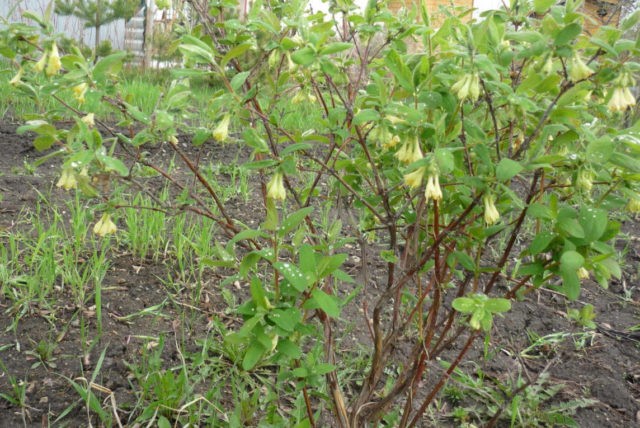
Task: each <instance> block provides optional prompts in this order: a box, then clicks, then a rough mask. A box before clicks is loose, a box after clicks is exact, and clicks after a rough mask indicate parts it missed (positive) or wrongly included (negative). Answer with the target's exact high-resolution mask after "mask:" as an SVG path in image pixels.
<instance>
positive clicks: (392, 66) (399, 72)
mask: <svg viewBox="0 0 640 428" xmlns="http://www.w3.org/2000/svg"><path fill="white" fill-rule="evenodd" d="M384 62H385V64H386V65H387V67H388V68H389V71H391V73H393V75H394V76H395V78H396V79H397V80H398V83H399V84H400V86H402V87H403V88H404V89H406V90H407V91H409V92H413V89H414V88H413V78H412V75H411V70H409V67H407V65H406V64H405V63H404V62H403V61H402V58H401V57H400V55H399V54H398V52H396V51H395V50H393V49H391V50H390V51H389V53H388V54H387V56H386V57H385V61H384Z"/></svg>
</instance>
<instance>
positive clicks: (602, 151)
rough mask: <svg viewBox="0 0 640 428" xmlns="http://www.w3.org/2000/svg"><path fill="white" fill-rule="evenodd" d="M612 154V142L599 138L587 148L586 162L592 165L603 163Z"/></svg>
mask: <svg viewBox="0 0 640 428" xmlns="http://www.w3.org/2000/svg"><path fill="white" fill-rule="evenodd" d="M612 153H613V142H612V141H611V139H610V138H599V139H597V140H594V141H592V142H591V143H589V145H588V146H587V160H588V161H589V162H593V163H600V164H602V163H604V162H606V161H608V160H609V158H610V157H611V154H612Z"/></svg>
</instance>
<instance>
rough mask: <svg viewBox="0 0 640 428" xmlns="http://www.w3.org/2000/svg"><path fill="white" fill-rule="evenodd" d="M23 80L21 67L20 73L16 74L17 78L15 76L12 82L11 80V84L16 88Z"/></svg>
mask: <svg viewBox="0 0 640 428" xmlns="http://www.w3.org/2000/svg"><path fill="white" fill-rule="evenodd" d="M21 79H22V67H20V69H19V70H18V72H17V73H16V75H15V76H13V78H12V79H11V80H9V84H10V85H13V86H16V85H17V84H18V83H20V82H21Z"/></svg>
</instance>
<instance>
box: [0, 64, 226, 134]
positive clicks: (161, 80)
mask: <svg viewBox="0 0 640 428" xmlns="http://www.w3.org/2000/svg"><path fill="white" fill-rule="evenodd" d="M16 71H17V70H16V69H15V68H14V67H13V66H12V65H11V64H9V63H7V62H6V61H1V62H0V114H2V117H5V118H12V119H13V120H15V121H18V122H20V121H24V120H27V119H29V118H30V117H32V116H33V115H39V114H44V113H51V112H55V114H56V115H57V117H58V119H60V120H68V119H71V118H73V117H74V113H73V112H72V111H70V110H68V109H66V108H65V107H63V106H62V105H61V104H60V103H58V102H56V101H55V100H53V99H52V98H47V99H45V100H33V99H31V98H30V97H29V96H26V95H25V93H23V92H22V91H21V90H19V89H16V88H15V87H13V86H11V85H10V84H9V80H11V78H12V77H13V76H14V75H15V73H16ZM121 79H122V80H121V84H122V90H121V92H120V93H119V95H120V96H121V97H122V99H123V100H125V101H126V102H128V103H129V104H132V105H135V106H137V107H138V108H139V109H140V111H142V112H143V113H145V114H147V115H151V114H152V113H153V112H154V111H155V110H156V107H157V105H158V101H159V99H160V97H161V96H162V94H163V93H164V92H165V91H166V90H167V88H168V87H169V84H170V82H171V80H172V77H171V75H170V73H169V72H168V71H164V70H147V71H141V70H140V69H137V68H130V69H127V70H126V71H125V72H124V73H123V74H122V77H121ZM44 83H46V79H45V78H44V77H42V78H41V79H40V80H39V81H38V82H36V84H44ZM192 86H195V87H196V91H195V92H196V93H197V94H198V95H199V96H198V98H195V99H193V100H191V102H190V107H191V109H192V111H193V112H204V111H206V108H205V107H206V106H207V105H208V103H209V100H210V98H211V96H212V95H213V94H214V93H215V91H216V90H217V87H216V86H215V85H213V84H210V83H209V82H205V81H196V82H192ZM57 95H58V96H59V97H60V98H61V99H62V101H64V102H65V103H67V104H69V105H70V106H71V107H73V108H78V109H79V110H81V111H83V112H87V113H90V112H91V113H94V114H95V115H96V117H97V118H99V119H102V120H105V121H111V122H113V121H116V120H119V119H118V117H119V116H118V114H117V112H116V111H115V110H114V108H113V107H111V106H110V105H108V104H107V103H104V102H102V101H101V100H100V97H99V96H98V94H95V93H92V92H91V91H89V92H88V93H87V95H86V102H85V103H84V104H83V105H79V104H78V102H77V101H76V100H75V99H74V98H73V95H72V92H71V90H70V89H62V90H59V91H57ZM196 117H198V115H196ZM199 120H200V121H202V122H206V121H207V120H208V119H206V118H205V117H204V114H200V119H199Z"/></svg>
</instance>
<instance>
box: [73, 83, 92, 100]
mask: <svg viewBox="0 0 640 428" xmlns="http://www.w3.org/2000/svg"><path fill="white" fill-rule="evenodd" d="M88 88H89V85H87V84H86V83H80V84H79V85H76V86H74V87H73V88H71V91H72V92H73V98H75V99H76V101H78V102H79V103H80V104H84V101H85V99H84V96H85V94H86V93H87V89H88Z"/></svg>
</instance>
